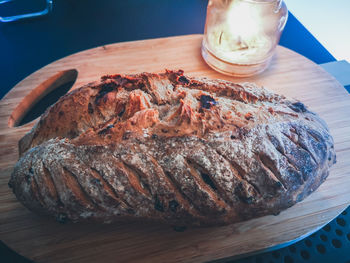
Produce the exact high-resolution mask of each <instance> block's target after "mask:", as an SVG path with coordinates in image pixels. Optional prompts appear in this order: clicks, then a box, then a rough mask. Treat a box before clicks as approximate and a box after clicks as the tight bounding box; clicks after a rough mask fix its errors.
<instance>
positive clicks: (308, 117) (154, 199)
mask: <svg viewBox="0 0 350 263" xmlns="http://www.w3.org/2000/svg"><path fill="white" fill-rule="evenodd" d="M19 151H20V159H19V161H18V162H17V164H16V166H15V169H14V172H13V174H12V176H11V179H10V182H9V185H10V187H12V189H13V191H14V193H15V195H16V196H17V198H18V199H19V200H20V201H21V202H22V203H23V204H24V205H25V206H26V207H28V208H29V209H31V210H33V211H35V212H37V213H41V214H47V215H51V216H54V217H55V218H56V219H57V220H59V221H65V220H71V221H73V222H80V221H97V222H105V223H109V222H115V221H123V220H137V219H139V220H150V221H161V222H164V223H167V224H172V225H197V226H198V225H201V226H206V225H223V224H231V223H234V222H239V221H242V220H247V219H250V218H255V217H259V216H262V215H268V214H278V213H279V212H280V211H282V210H284V209H286V208H288V207H290V206H292V205H293V204H295V203H296V202H299V201H301V200H302V199H304V198H305V197H306V196H307V195H309V194H310V193H311V192H313V191H314V190H315V189H316V188H317V187H318V186H319V185H320V184H321V183H322V182H323V181H324V180H325V179H326V177H327V176H328V174H329V168H330V167H331V166H332V165H333V164H334V163H335V151H334V146H333V139H332V137H331V135H330V134H329V131H328V128H327V125H326V124H325V122H324V121H323V120H321V119H320V117H319V116H318V115H317V114H315V113H313V112H311V111H309V110H308V109H307V108H306V107H305V106H304V104H302V103H301V102H299V101H296V100H292V99H287V98H285V97H284V96H282V95H278V94H274V93H272V92H270V91H268V90H266V89H265V88H262V87H257V86H256V85H255V84H252V83H243V84H236V83H232V82H229V81H224V80H211V79H206V78H193V77H188V76H185V75H184V74H183V71H182V70H178V71H170V70H166V72H165V73H161V74H152V73H141V74H136V75H119V74H116V75H108V76H104V77H102V78H101V81H99V82H95V83H90V84H88V85H86V86H83V87H81V88H79V89H77V90H74V91H72V92H71V93H68V94H66V95H65V96H63V97H62V98H60V100H59V101H58V102H57V103H56V104H54V105H53V106H51V107H50V108H49V109H47V111H46V112H45V113H44V114H43V116H42V117H41V118H40V121H39V122H38V123H37V124H36V125H35V126H34V127H33V129H32V130H31V131H30V132H29V133H28V134H26V135H25V136H24V137H23V138H22V139H21V141H20V142H19Z"/></svg>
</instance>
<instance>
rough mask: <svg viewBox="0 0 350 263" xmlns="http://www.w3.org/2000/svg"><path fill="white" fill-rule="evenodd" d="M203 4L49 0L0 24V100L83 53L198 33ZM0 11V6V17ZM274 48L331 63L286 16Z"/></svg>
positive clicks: (0, 248)
mask: <svg viewBox="0 0 350 263" xmlns="http://www.w3.org/2000/svg"><path fill="white" fill-rule="evenodd" d="M33 2H35V1H22V4H23V5H30V4H33ZM207 3H208V1H207V0H128V1H115V0H104V1H96V0H74V1H68V0H66V1H62V0H58V1H55V0H54V6H53V11H52V12H51V13H50V14H49V15H47V16H44V17H39V18H36V19H31V20H22V21H18V22H12V23H0V98H2V97H3V96H4V95H5V94H6V93H7V92H8V91H9V90H10V89H11V88H12V87H14V86H15V85H16V84H17V83H18V82H19V81H21V80H22V79H24V78H25V77H26V76H28V75H30V74H31V73H33V72H34V71H36V70H38V69H40V68H41V67H43V66H45V65H47V64H49V63H51V62H53V61H55V60H57V59H60V58H62V57H65V56H67V55H70V54H73V53H76V52H79V51H82V50H85V49H89V48H93V47H97V46H100V45H105V44H111V43H116V42H123V41H133V40H140V39H150V38H159V37H167V36H176V35H186V34H198V33H203V30H204V23H205V16H206V6H207ZM36 4H37V5H38V8H40V5H41V6H42V3H40V1H39V0H38V2H37V3H36ZM13 8H14V7H13ZM9 10H10V13H11V11H15V10H11V7H10V9H9V8H8V7H7V9H6V10H5V11H6V12H8V11H9ZM2 11H4V10H2V9H1V8H0V16H1V15H2V13H1V12H2ZM5 11H4V12H5ZM280 44H281V45H282V46H285V47H287V48H290V49H292V50H294V51H296V52H298V53H300V54H302V55H303V56H305V57H307V58H309V59H311V60H312V61H314V62H315V63H318V64H320V63H326V62H331V61H335V58H334V57H333V56H332V55H331V54H330V53H329V52H328V51H327V50H326V49H325V48H324V47H323V46H322V45H321V44H320V43H319V42H318V41H317V40H316V39H315V38H314V37H313V36H312V35H311V34H310V33H309V32H308V31H307V30H306V29H305V27H304V26H303V25H302V24H301V23H300V22H299V21H298V20H297V19H296V18H295V17H294V16H293V14H291V13H290V14H289V19H288V22H287V25H286V27H285V30H284V32H283V34H282V37H281V41H280ZM0 238H1V237H0ZM0 254H2V255H6V256H8V257H9V259H10V261H8V262H27V261H26V260H24V259H20V257H19V256H18V255H16V254H14V253H11V252H10V251H9V250H8V248H6V246H5V245H4V244H3V243H1V244H0ZM21 260H23V261H21Z"/></svg>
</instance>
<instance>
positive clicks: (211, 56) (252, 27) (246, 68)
mask: <svg viewBox="0 0 350 263" xmlns="http://www.w3.org/2000/svg"><path fill="white" fill-rule="evenodd" d="M287 17H288V10H287V7H286V5H285V3H284V2H283V1H282V0H209V3H208V8H207V18H206V23H205V32H204V37H203V42H202V56H203V58H204V60H205V61H206V62H207V63H208V65H209V66H211V67H212V68H214V69H215V70H217V71H219V72H221V73H224V74H227V75H232V76H236V77H248V76H252V75H255V74H258V73H261V72H262V71H264V70H265V69H266V68H267V67H268V65H269V63H270V61H271V58H272V56H273V54H274V50H275V48H276V46H277V44H278V42H279V39H280V36H281V33H282V30H283V28H284V26H285V24H286V22H287Z"/></svg>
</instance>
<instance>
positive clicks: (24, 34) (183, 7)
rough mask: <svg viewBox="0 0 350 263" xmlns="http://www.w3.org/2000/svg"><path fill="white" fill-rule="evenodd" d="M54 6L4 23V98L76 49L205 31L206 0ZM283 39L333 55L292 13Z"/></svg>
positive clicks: (321, 59)
mask: <svg viewBox="0 0 350 263" xmlns="http://www.w3.org/2000/svg"><path fill="white" fill-rule="evenodd" d="M16 1H19V2H18V4H17V5H14V4H6V5H3V6H0V16H1V15H4V14H14V13H20V12H24V11H28V10H40V9H42V8H43V7H44V6H45V5H44V3H45V1H44V0H16ZM53 3H54V6H53V12H52V13H50V14H49V15H48V16H43V17H39V18H35V19H32V20H22V21H18V22H11V23H0V85H1V86H0V87H1V89H0V98H2V97H3V96H4V95H5V94H6V93H7V92H8V91H9V90H10V89H11V88H12V87H13V86H15V85H16V83H18V82H19V81H21V80H22V79H24V78H25V77H26V76H28V75H30V74H31V73H33V72H34V71H36V70H38V69H40V68H41V67H43V66H45V65H47V64H49V63H50V62H53V61H55V60H57V59H60V58H62V57H65V56H68V55H70V54H73V53H75V52H78V51H82V50H85V49H88V48H93V47H97V46H100V45H105V44H111V43H115V42H122V41H132V40H140V39H149V38H158V37H166V36H176V35H186V34H195V33H203V31H204V23H205V15H206V6H207V1H206V0H54V1H53ZM280 44H281V45H283V46H286V47H288V48H290V49H293V50H295V51H297V52H299V53H300V54H302V55H304V56H306V57H308V58H310V59H311V60H313V61H314V62H316V63H325V62H329V61H332V60H334V58H333V57H332V56H331V55H330V54H329V53H328V51H327V50H325V49H324V48H323V47H322V46H321V45H320V44H319V42H318V41H317V40H316V39H315V38H314V37H313V36H312V35H311V34H310V33H309V32H308V31H307V30H306V29H305V28H304V27H303V26H302V25H301V24H300V23H299V22H298V21H297V20H296V19H295V18H294V16H293V15H292V14H290V16H289V20H288V22H287V25H286V28H285V31H284V33H283V35H282V37H281V42H280Z"/></svg>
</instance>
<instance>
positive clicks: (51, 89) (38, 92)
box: [8, 69, 78, 127]
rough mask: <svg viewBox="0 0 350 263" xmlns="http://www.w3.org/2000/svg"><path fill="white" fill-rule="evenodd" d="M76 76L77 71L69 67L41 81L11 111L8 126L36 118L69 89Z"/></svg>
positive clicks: (25, 122) (19, 124) (21, 123)
mask: <svg viewBox="0 0 350 263" xmlns="http://www.w3.org/2000/svg"><path fill="white" fill-rule="evenodd" d="M77 76H78V71H77V70H76V69H71V70H66V71H61V72H59V73H57V74H55V75H54V76H52V77H50V78H49V79H47V80H46V81H44V82H43V83H41V84H40V85H39V86H37V87H36V88H35V89H33V90H32V91H31V92H30V93H29V94H28V95H27V96H26V97H25V98H24V99H23V100H22V101H21V103H20V104H19V105H18V106H17V107H16V109H15V110H14V111H13V112H12V114H11V116H10V118H9V121H8V126H9V127H19V126H22V125H24V124H27V123H29V122H31V121H33V120H35V119H36V118H38V117H39V116H40V115H41V114H43V113H44V112H45V110H46V109H47V108H48V107H50V106H51V105H53V104H54V103H56V102H57V101H58V100H59V98H60V97H62V96H63V95H65V94H66V93H67V92H68V91H69V90H70V89H71V87H72V86H73V85H74V83H75V81H76V79H77Z"/></svg>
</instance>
